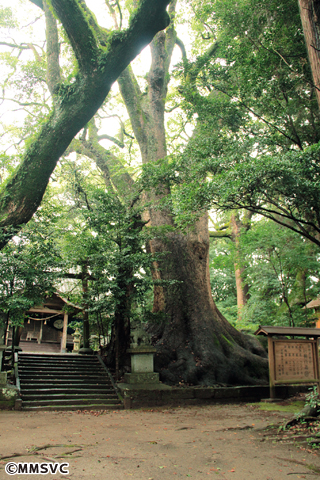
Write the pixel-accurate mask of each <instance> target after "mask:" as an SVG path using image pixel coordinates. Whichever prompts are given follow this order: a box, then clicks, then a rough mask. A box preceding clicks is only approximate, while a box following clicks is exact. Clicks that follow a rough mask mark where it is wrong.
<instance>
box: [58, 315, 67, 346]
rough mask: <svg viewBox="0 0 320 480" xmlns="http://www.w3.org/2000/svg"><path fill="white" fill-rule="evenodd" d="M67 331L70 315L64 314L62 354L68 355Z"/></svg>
mask: <svg viewBox="0 0 320 480" xmlns="http://www.w3.org/2000/svg"><path fill="white" fill-rule="evenodd" d="M67 330H68V314H67V313H66V312H64V315H63V331H62V339H61V349H60V352H61V353H66V351H67Z"/></svg>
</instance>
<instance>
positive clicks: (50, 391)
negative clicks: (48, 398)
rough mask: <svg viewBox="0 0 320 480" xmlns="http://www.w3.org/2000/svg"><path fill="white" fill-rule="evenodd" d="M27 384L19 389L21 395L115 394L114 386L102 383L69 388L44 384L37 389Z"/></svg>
mask: <svg viewBox="0 0 320 480" xmlns="http://www.w3.org/2000/svg"><path fill="white" fill-rule="evenodd" d="M28 387H29V386H27V388H23V389H21V390H20V392H21V395H22V396H27V395H39V396H41V395H56V394H66V395H69V394H78V393H81V392H83V393H86V394H89V393H91V392H92V395H93V394H94V393H96V394H98V395H100V394H101V395H102V394H103V395H113V394H115V391H114V388H112V387H108V386H104V385H101V386H100V385H98V386H97V385H91V386H89V387H88V386H87V385H85V386H83V385H77V386H75V387H69V388H57V387H55V386H52V387H51V386H49V387H48V388H47V386H45V387H44V388H37V389H34V388H28ZM66 387H67V386H66Z"/></svg>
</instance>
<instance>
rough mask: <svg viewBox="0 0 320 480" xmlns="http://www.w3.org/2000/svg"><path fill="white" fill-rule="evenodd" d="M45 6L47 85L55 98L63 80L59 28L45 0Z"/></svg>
mask: <svg viewBox="0 0 320 480" xmlns="http://www.w3.org/2000/svg"><path fill="white" fill-rule="evenodd" d="M43 6H44V11H45V17H46V40H47V85H48V88H49V90H50V93H51V95H52V96H53V98H54V96H55V93H56V92H57V91H58V87H59V85H60V82H61V76H60V65H59V38H58V28H57V22H56V19H55V18H54V16H53V15H52V13H51V11H50V9H49V7H48V5H47V3H46V2H44V4H43Z"/></svg>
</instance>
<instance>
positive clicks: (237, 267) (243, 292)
mask: <svg viewBox="0 0 320 480" xmlns="http://www.w3.org/2000/svg"><path fill="white" fill-rule="evenodd" d="M252 215H253V214H252V212H248V211H247V210H246V212H245V218H244V221H242V220H241V219H240V217H239V213H238V212H237V213H232V215H231V239H232V241H233V243H234V246H235V262H234V273H235V277H236V288H237V305H238V321H240V320H241V315H242V309H243V307H244V306H245V305H246V304H247V302H248V300H249V288H248V284H247V283H244V282H243V278H242V277H243V273H244V267H243V266H242V265H241V252H240V236H241V232H243V231H244V230H245V231H247V230H248V229H249V228H250V219H251V217H252Z"/></svg>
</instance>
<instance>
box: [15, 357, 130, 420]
mask: <svg viewBox="0 0 320 480" xmlns="http://www.w3.org/2000/svg"><path fill="white" fill-rule="evenodd" d="M18 373H19V377H18V383H20V395H21V400H22V409H23V410H81V409H82V410H83V409H100V410H104V409H113V410H115V409H119V408H123V405H122V400H121V397H120V396H119V395H118V393H117V389H116V387H115V384H114V382H113V379H112V377H111V375H110V374H109V372H108V370H107V368H106V367H105V366H104V364H103V362H102V360H101V359H100V357H98V355H79V354H72V353H69V354H45V353H43V354H37V353H19V357H18Z"/></svg>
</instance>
